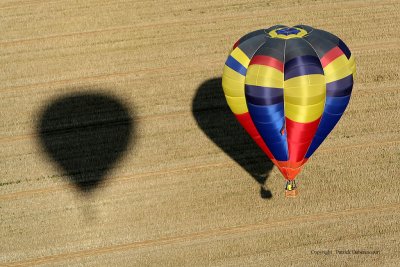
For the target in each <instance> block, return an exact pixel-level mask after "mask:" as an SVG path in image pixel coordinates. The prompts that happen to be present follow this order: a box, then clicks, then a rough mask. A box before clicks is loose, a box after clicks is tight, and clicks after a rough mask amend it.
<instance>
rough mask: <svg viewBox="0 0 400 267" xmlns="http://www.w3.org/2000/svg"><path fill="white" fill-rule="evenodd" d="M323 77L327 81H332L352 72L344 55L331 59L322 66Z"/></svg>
mask: <svg viewBox="0 0 400 267" xmlns="http://www.w3.org/2000/svg"><path fill="white" fill-rule="evenodd" d="M324 73H325V79H326V82H327V83H330V82H334V81H337V80H340V79H343V78H344V77H347V76H349V75H350V74H352V71H351V69H350V65H349V60H348V59H347V57H346V56H345V55H341V56H340V57H338V58H336V59H335V60H333V61H332V62H331V63H329V64H328V65H326V66H325V68H324Z"/></svg>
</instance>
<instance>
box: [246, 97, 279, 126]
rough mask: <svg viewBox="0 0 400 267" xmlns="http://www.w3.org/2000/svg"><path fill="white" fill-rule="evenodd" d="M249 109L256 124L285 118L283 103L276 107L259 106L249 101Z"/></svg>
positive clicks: (275, 105)
mask: <svg viewBox="0 0 400 267" xmlns="http://www.w3.org/2000/svg"><path fill="white" fill-rule="evenodd" d="M247 108H248V109H249V113H250V116H251V118H252V119H253V121H254V122H263V123H268V122H273V121H276V120H277V119H280V118H283V117H284V116H285V114H284V105H283V102H282V103H278V104H274V105H266V106H259V105H253V104H251V103H249V102H248V101H247Z"/></svg>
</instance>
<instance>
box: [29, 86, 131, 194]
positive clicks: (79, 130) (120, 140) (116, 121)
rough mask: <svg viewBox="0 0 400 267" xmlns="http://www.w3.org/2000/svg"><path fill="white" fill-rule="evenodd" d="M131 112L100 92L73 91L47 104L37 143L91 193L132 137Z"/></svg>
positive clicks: (43, 111) (80, 187)
mask: <svg viewBox="0 0 400 267" xmlns="http://www.w3.org/2000/svg"><path fill="white" fill-rule="evenodd" d="M134 130H135V129H134V125H133V119H132V111H131V110H130V109H128V108H127V107H125V106H124V105H123V104H122V103H121V102H120V101H119V100H118V99H116V98H115V97H113V96H110V95H106V94H103V93H75V94H70V95H66V96H62V97H60V98H58V99H55V100H54V101H53V102H51V103H50V104H48V105H46V106H45V107H44V108H43V110H42V112H41V114H40V120H39V123H38V125H37V133H38V136H39V139H40V143H41V144H42V145H43V147H44V149H45V151H46V152H47V154H48V156H49V157H50V158H51V159H52V160H53V161H55V162H56V163H57V164H58V165H59V167H61V169H62V170H63V172H64V175H66V176H67V177H68V179H69V181H70V182H72V183H73V184H74V185H75V186H76V187H77V189H78V190H80V191H81V192H85V193H89V192H92V191H93V190H94V189H95V188H96V187H97V186H98V185H99V184H100V183H101V182H102V181H103V180H104V179H105V177H106V176H107V173H108V172H109V171H110V169H111V168H112V167H113V166H114V165H115V163H116V162H117V160H118V159H120V158H121V155H122V154H123V152H124V151H125V150H126V149H127V147H128V145H129V144H130V142H131V140H132V139H134V138H133V135H134Z"/></svg>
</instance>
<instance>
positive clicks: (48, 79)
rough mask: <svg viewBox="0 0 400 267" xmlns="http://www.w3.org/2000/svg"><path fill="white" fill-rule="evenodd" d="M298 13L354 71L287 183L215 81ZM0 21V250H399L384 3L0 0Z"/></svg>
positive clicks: (252, 257) (139, 260) (140, 258)
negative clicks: (344, 100) (291, 186)
mask: <svg viewBox="0 0 400 267" xmlns="http://www.w3.org/2000/svg"><path fill="white" fill-rule="evenodd" d="M161 3H162V4H161ZM299 23H302V24H307V25H311V26H313V27H315V28H321V29H325V30H327V31H330V32H332V33H334V34H336V35H338V36H340V37H341V38H342V39H343V40H344V41H345V42H346V44H347V45H348V46H349V48H350V49H351V51H352V53H353V54H354V55H355V58H356V64H357V76H356V80H355V86H354V89H353V93H352V99H351V101H350V104H349V106H348V108H347V110H346V112H345V114H344V116H343V117H342V119H341V121H340V122H339V124H338V125H337V126H336V128H335V129H334V130H333V131H332V133H331V134H330V136H329V137H328V139H327V140H326V141H325V142H324V143H323V145H322V146H321V147H320V148H319V149H318V151H317V152H316V153H315V154H314V155H313V157H312V158H311V159H310V160H309V162H308V163H307V164H306V166H305V167H304V169H303V171H302V173H301V174H300V175H299V176H298V181H299V192H300V195H299V197H297V198H294V199H285V197H284V190H283V187H284V180H283V178H282V176H281V174H280V173H279V171H278V170H277V169H276V167H273V166H272V165H271V163H270V162H269V161H268V160H267V158H266V156H264V155H263V154H262V153H261V151H260V150H259V149H258V147H257V146H256V145H255V144H254V143H253V142H252V140H251V139H250V137H248V136H247V135H246V134H245V132H244V130H242V129H241V127H240V126H239V124H238V123H237V122H236V121H235V118H234V116H233V115H232V114H231V113H230V111H229V110H228V108H227V106H226V103H225V102H224V99H223V98H222V89H221V85H220V81H221V74H222V68H223V64H224V62H225V60H226V57H227V54H228V51H229V50H230V48H231V46H232V45H233V44H234V42H235V41H236V40H237V39H238V38H240V37H241V36H243V35H244V34H246V33H248V32H250V31H253V30H256V29H260V28H266V27H269V26H272V25H275V24H286V25H296V24H299ZM0 25H1V27H0V63H1V72H0V92H1V98H0V150H1V151H2V153H1V155H0V237H1V242H0V266H32V265H40V266H289V265H290V266H343V265H345V264H347V265H348V266H398V262H399V260H400V251H399V248H400V225H399V223H398V222H399V220H400V194H399V193H398V191H397V188H396V185H397V180H396V179H398V176H399V174H400V172H399V168H400V163H399V162H400V76H399V66H398V65H399V62H400V34H399V30H400V2H399V1H397V0H393V1H392V0H383V1H354V0H351V1H325V0H315V1H311V0H310V1H298V0H295V1H294V0H290V1H275V0H272V1H247V2H245V3H244V2H243V1H237V0H232V1H211V0H205V1H176V0H166V1H163V2H160V1H154V0H149V1H127V0H118V1H106V0H86V1H77V0H74V1H62V0H42V1H36V0H3V1H0ZM74 107H75V108H74ZM76 107H81V108H78V110H77V108H76ZM98 110H101V111H104V112H103V113H102V112H97V111H98ZM81 111H82V112H85V114H86V115H85V116H83V117H82V116H81V117H77V116H76V114H75V112H76V113H79V112H81ZM233 134H235V135H233ZM65 140H68V141H65ZM110 140H111V141H110ZM110 144H111V146H110ZM92 147H96V148H97V150H96V152H98V153H97V154H96V155H92V154H91V153H93V150H91V148H92ZM54 159H56V160H54ZM81 173H88V176H89V177H90V179H91V182H90V183H87V182H82V180H81V178H82V177H81ZM347 250H348V251H350V252H351V251H353V250H356V251H364V252H368V253H372V252H374V254H354V253H352V252H351V253H350V254H345V252H346V251H347ZM329 251H331V253H329ZM340 251H342V252H343V251H344V252H343V253H342V254H341V253H340Z"/></svg>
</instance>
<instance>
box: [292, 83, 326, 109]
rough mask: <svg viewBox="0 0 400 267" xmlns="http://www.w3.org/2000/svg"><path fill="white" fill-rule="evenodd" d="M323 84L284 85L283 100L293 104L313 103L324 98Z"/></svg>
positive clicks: (324, 87) (324, 88) (304, 104)
mask: <svg viewBox="0 0 400 267" xmlns="http://www.w3.org/2000/svg"><path fill="white" fill-rule="evenodd" d="M325 95H326V86H325V84H313V85H304V86H299V87H285V89H284V96H285V102H286V101H287V102H289V103H291V104H295V105H303V106H306V105H313V104H316V103H318V102H320V101H322V100H324V99H325Z"/></svg>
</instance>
